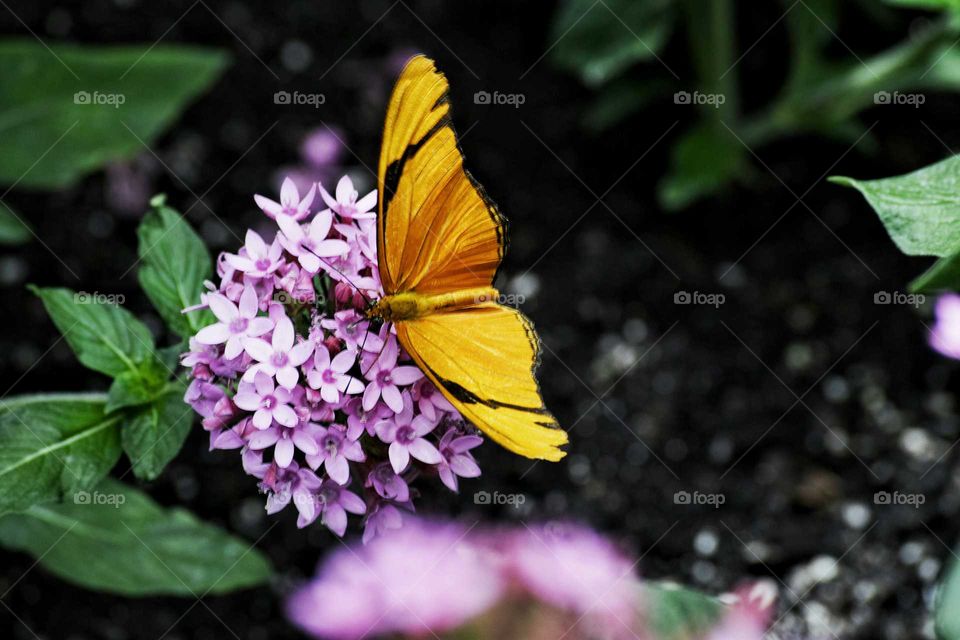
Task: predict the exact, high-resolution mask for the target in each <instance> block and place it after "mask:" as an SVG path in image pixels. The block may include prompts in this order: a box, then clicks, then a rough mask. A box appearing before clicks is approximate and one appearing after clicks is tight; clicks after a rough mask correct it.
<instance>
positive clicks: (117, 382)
mask: <svg viewBox="0 0 960 640" xmlns="http://www.w3.org/2000/svg"><path fill="white" fill-rule="evenodd" d="M169 377H170V372H169V370H168V369H167V367H166V364H164V363H162V362H160V361H158V360H149V361H147V363H145V364H144V365H142V366H141V367H140V368H139V369H138V370H136V371H124V372H123V373H121V374H120V375H118V376H117V377H116V378H114V379H113V384H111V385H110V391H109V393H108V400H107V411H108V412H110V411H115V410H117V409H121V408H123V407H133V406H137V405H141V404H147V403H148V402H152V401H153V400H155V399H156V398H157V396H159V395H160V393H161V392H162V391H163V390H164V389H165V388H166V386H167V379H168V378H169Z"/></svg>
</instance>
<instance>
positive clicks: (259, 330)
mask: <svg viewBox="0 0 960 640" xmlns="http://www.w3.org/2000/svg"><path fill="white" fill-rule="evenodd" d="M271 329H273V320H271V319H270V318H264V317H260V318H253V319H251V320H250V324H248V325H247V335H248V336H250V337H251V338H257V337H259V336H262V335H263V334H265V333H266V332H268V331H270V330H271ZM264 343H266V341H264Z"/></svg>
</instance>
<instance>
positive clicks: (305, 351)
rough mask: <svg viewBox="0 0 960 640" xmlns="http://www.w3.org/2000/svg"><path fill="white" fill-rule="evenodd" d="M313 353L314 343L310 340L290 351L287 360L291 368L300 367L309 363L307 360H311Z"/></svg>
mask: <svg viewBox="0 0 960 640" xmlns="http://www.w3.org/2000/svg"><path fill="white" fill-rule="evenodd" d="M312 353H313V342H312V341H310V340H304V341H303V342H301V343H300V344H298V345H297V346H295V347H293V348H292V349H290V352H289V353H288V354H287V360H288V361H289V363H290V365H291V366H294V367H299V366H300V365H302V364H303V363H304V362H306V361H307V358H309V357H310V355H311V354H312Z"/></svg>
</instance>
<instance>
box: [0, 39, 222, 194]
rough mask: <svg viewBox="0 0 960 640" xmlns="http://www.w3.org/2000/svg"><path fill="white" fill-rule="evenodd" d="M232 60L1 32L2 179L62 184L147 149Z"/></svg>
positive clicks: (180, 49) (194, 51)
mask: <svg viewBox="0 0 960 640" xmlns="http://www.w3.org/2000/svg"><path fill="white" fill-rule="evenodd" d="M227 62H228V57H227V55H226V54H225V53H224V52H221V51H217V50H213V49H201V48H196V47H184V46H166V45H157V46H153V45H136V46H122V47H116V46H111V47H100V46H97V47H93V46H88V45H82V46H78V45H53V46H51V47H49V48H47V46H46V45H44V44H43V43H40V42H37V41H34V40H23V39H4V40H0V67H2V68H3V73H2V74H0V184H3V185H9V186H17V187H27V188H34V189H57V188H62V187H66V186H69V185H71V184H73V183H74V182H76V181H77V180H78V179H80V178H81V177H83V176H84V175H86V174H87V173H89V172H91V171H94V170H96V169H98V168H100V167H102V166H103V165H104V164H106V163H108V162H111V161H116V160H122V159H126V158H130V157H132V156H133V155H135V154H137V153H140V152H143V151H144V147H145V146H149V145H150V144H152V143H153V142H154V141H155V140H156V139H157V137H158V136H159V135H160V134H161V133H163V131H165V130H166V128H167V127H168V126H169V125H170V124H172V122H173V121H174V120H175V119H176V117H177V116H178V115H179V114H180V113H181V112H182V111H183V109H185V108H186V106H187V105H188V104H189V103H190V101H191V100H193V99H194V98H195V97H196V96H198V95H199V94H201V93H202V92H204V91H205V90H207V89H208V88H209V87H210V86H212V84H213V83H214V82H215V81H216V80H217V78H219V77H220V75H221V73H222V72H223V71H224V69H225V68H226V65H227Z"/></svg>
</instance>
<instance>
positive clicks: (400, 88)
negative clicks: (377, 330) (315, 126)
mask: <svg viewBox="0 0 960 640" xmlns="http://www.w3.org/2000/svg"><path fill="white" fill-rule="evenodd" d="M448 90H449V85H448V84H447V79H446V78H445V77H444V75H443V74H442V73H440V72H439V71H437V68H436V67H435V66H434V63H433V61H432V60H430V59H429V58H426V57H424V56H416V57H414V58H411V59H410V61H409V62H408V63H407V65H406V66H405V67H404V69H403V72H402V73H401V74H400V78H399V79H398V80H397V84H396V86H395V87H394V89H393V95H392V96H391V97H390V104H389V107H388V108H387V119H386V123H385V124H384V127H383V146H382V147H381V149H380V168H379V172H378V186H379V188H380V213H379V221H378V224H379V227H378V234H377V249H378V255H379V263H380V279H381V282H382V283H383V288H384V291H385V292H386V293H387V294H392V293H398V292H401V291H417V292H418V293H441V292H445V291H455V290H458V289H469V288H473V287H486V286H489V285H490V283H491V282H493V278H494V275H495V274H496V270H497V267H498V266H499V265H500V260H501V259H502V258H503V254H504V252H505V251H506V220H505V219H504V218H503V216H502V215H500V212H499V211H498V210H497V207H496V205H494V204H493V202H491V201H490V199H489V198H487V196H486V194H484V192H483V188H482V187H480V185H479V184H477V183H476V182H475V181H474V180H473V178H472V177H471V176H470V174H468V173H467V172H466V171H465V170H464V168H463V154H461V152H460V148H459V147H458V146H457V136H456V132H455V131H454V129H453V123H452V122H451V120H450V103H449V96H448Z"/></svg>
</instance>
